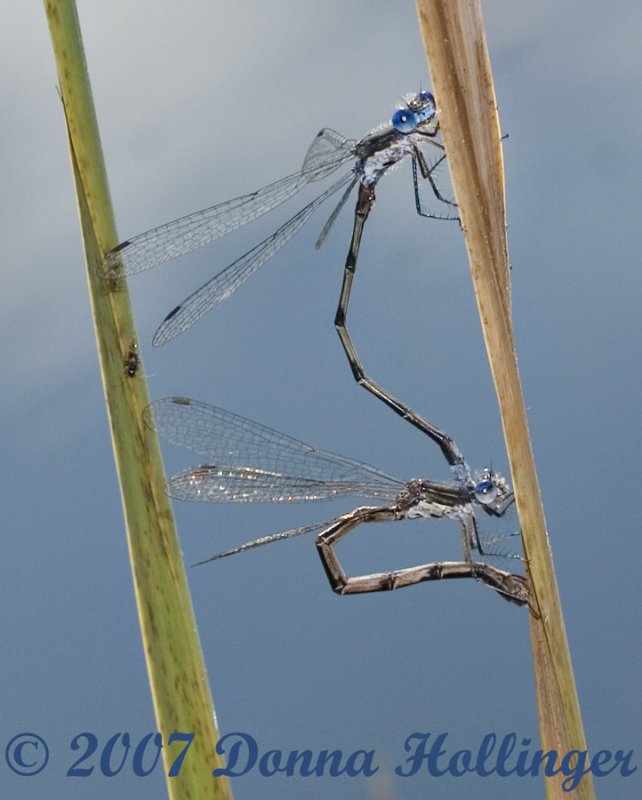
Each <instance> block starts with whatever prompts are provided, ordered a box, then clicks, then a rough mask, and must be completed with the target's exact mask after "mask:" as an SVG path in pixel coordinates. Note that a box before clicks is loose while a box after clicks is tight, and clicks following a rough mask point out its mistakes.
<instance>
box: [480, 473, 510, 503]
mask: <svg viewBox="0 0 642 800" xmlns="http://www.w3.org/2000/svg"><path fill="white" fill-rule="evenodd" d="M473 491H474V493H475V500H477V502H478V503H480V504H481V505H482V506H492V505H498V504H501V502H502V500H503V499H504V498H505V497H506V496H507V495H508V494H510V489H509V486H508V483H507V482H506V480H505V479H504V478H502V476H501V475H499V474H498V473H496V472H493V471H492V470H490V469H483V470H481V471H480V472H478V473H477V475H475V488H474V490H473Z"/></svg>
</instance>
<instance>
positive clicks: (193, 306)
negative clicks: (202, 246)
mask: <svg viewBox="0 0 642 800" xmlns="http://www.w3.org/2000/svg"><path fill="white" fill-rule="evenodd" d="M357 180H358V178H357V177H356V176H355V175H353V174H352V173H351V172H350V173H348V174H347V175H344V176H343V177H342V178H340V179H339V180H338V181H337V182H336V183H334V184H333V185H332V186H330V187H329V188H328V189H326V191H325V192H322V193H321V194H320V195H319V196H318V197H316V198H315V199H314V200H312V201H311V202H310V203H308V205H307V206H304V207H303V208H302V209H301V210H300V211H299V212H298V213H297V214H295V215H294V216H293V217H291V218H290V219H289V220H288V221H287V222H285V223H283V225H281V227H280V228H279V229H278V230H276V231H275V232H274V233H273V234H271V235H270V236H268V238H267V239H264V240H263V241H262V242H261V243H260V244H257V245H256V246H255V247H253V248H252V249H251V250H248V252H247V253H245V254H244V255H242V256H241V257H240V258H238V259H237V260H236V261H234V262H232V264H230V265H229V266H228V267H226V268H225V269H224V270H222V271H221V272H219V273H218V275H215V276H214V277H213V278H211V279H210V280H209V281H207V283H205V284H203V286H201V288H200V289H197V290H196V291H195V292H194V293H193V294H191V295H190V296H189V297H188V298H187V299H186V300H183V302H182V303H180V304H179V305H177V306H176V308H174V309H173V310H172V311H170V313H169V314H168V315H167V316H166V317H165V319H164V320H163V321H162V322H161V324H160V325H159V327H158V329H157V330H156V333H155V334H154V338H153V340H152V342H153V344H154V346H155V347H160V346H161V345H164V344H167V342H169V341H171V340H172V339H173V338H174V337H175V336H178V335H179V334H181V333H184V332H185V331H186V330H188V329H189V328H191V327H192V325H194V324H195V323H196V322H198V320H199V319H200V318H201V317H203V316H204V315H205V314H207V312H208V311H211V310H212V309H213V308H214V307H215V306H217V305H218V304H219V303H221V302H222V301H223V300H226V299H227V298H228V297H229V296H230V295H231V294H233V293H234V292H235V291H236V290H237V289H238V288H239V287H240V286H242V285H243V284H244V283H245V281H246V280H248V278H250V277H251V276H252V275H254V273H255V272H258V270H259V269H260V268H261V267H262V266H263V264H265V262H266V261H268V260H269V259H270V258H272V256H273V255H274V254H275V253H277V252H278V251H279V250H280V249H281V248H282V247H283V246H284V245H285V244H286V243H287V242H289V241H290V239H291V238H292V237H293V236H294V235H295V233H297V231H299V230H300V229H301V228H302V227H303V225H305V223H306V222H307V221H308V219H309V217H310V215H311V214H313V213H314V212H315V211H316V209H317V208H318V207H319V206H320V205H321V203H323V202H325V200H327V199H328V197H330V196H331V195H333V194H334V193H335V192H338V191H339V189H341V188H342V187H343V186H345V185H346V184H349V187H348V188H349V189H352V187H353V186H354V184H355V183H356V181H357ZM346 194H347V193H346Z"/></svg>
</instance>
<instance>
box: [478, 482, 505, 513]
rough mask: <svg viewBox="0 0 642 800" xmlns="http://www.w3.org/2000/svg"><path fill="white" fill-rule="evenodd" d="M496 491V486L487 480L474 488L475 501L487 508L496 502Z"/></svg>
mask: <svg viewBox="0 0 642 800" xmlns="http://www.w3.org/2000/svg"><path fill="white" fill-rule="evenodd" d="M498 491H499V490H498V488H497V484H495V483H493V481H491V480H490V479H488V478H487V479H486V480H483V481H479V483H478V484H477V485H476V486H475V499H476V500H477V502H478V503H481V504H482V505H483V506H488V505H490V504H491V503H493V502H494V501H495V500H496V498H497V494H498Z"/></svg>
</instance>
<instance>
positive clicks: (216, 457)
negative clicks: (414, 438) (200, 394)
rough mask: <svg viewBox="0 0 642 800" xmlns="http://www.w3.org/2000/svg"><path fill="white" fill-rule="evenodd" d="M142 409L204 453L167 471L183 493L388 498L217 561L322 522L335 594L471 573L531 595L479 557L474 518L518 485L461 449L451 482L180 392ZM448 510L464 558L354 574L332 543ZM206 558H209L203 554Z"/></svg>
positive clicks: (515, 594) (224, 497) (501, 509)
mask: <svg viewBox="0 0 642 800" xmlns="http://www.w3.org/2000/svg"><path fill="white" fill-rule="evenodd" d="M145 413H146V418H147V421H148V423H149V424H150V425H154V426H155V427H156V430H157V431H158V433H159V434H160V435H161V436H163V437H164V438H166V439H168V440H169V441H170V442H172V443H173V444H175V445H179V446H181V447H186V448H188V449H189V450H191V451H192V452H194V453H196V454H197V455H199V456H201V457H203V458H204V459H206V463H204V464H201V465H199V466H195V467H190V468H188V469H185V470H183V471H181V472H179V473H177V474H176V475H174V476H173V477H172V478H170V480H169V482H168V484H167V487H166V490H167V492H168V494H169V495H171V496H172V497H175V498H177V499H180V500H192V501H201V502H209V503H295V502H311V501H316V500H328V499H334V498H338V497H368V498H373V499H377V500H379V501H381V502H382V503H384V505H379V506H362V507H360V508H357V509H356V510H354V511H351V512H350V513H348V514H344V515H342V516H340V517H338V518H335V519H332V520H325V521H323V522H317V523H314V524H312V525H306V526H304V527H300V528H295V529H292V530H290V531H285V532H282V533H278V534H275V535H273V536H266V537H263V538H261V539H257V540H255V541H253V542H248V543H247V544H244V545H241V546H239V547H236V548H233V549H232V550H228V551H226V552H224V553H220V554H218V555H216V556H213V557H212V558H209V559H206V561H211V560H214V559H217V558H222V557H224V556H228V555H232V554H235V553H239V552H242V551H243V550H248V549H251V548H254V547H257V546H259V545H263V544H267V543H269V542H274V541H278V540H281V539H287V538H290V537H292V536H298V535H300V534H303V533H307V532H311V531H320V533H319V534H318V536H317V538H316V545H317V549H318V552H319V556H320V557H321V561H322V563H323V566H324V569H325V571H326V574H327V576H328V579H329V581H330V585H331V586H332V589H333V590H334V591H335V592H337V593H339V594H353V593H361V592H376V591H385V590H390V589H396V588H400V587H402V586H409V585H412V584H415V583H419V582H422V581H429V580H440V579H447V578H475V579H477V580H479V581H481V582H482V583H484V584H486V585H487V586H489V587H491V588H492V589H494V590H495V591H497V592H498V593H499V594H501V595H502V596H503V597H505V598H507V599H508V600H512V601H514V602H516V603H518V604H520V605H524V604H526V603H527V602H528V583H527V581H526V579H525V578H523V577H522V576H520V575H514V574H512V573H509V572H504V571H502V570H498V569H496V568H495V567H491V566H490V565H488V564H486V563H485V562H483V561H479V560H477V561H473V558H472V554H473V552H475V553H478V554H479V555H481V556H483V555H484V554H485V552H484V543H483V542H482V540H481V539H480V536H479V532H478V529H477V522H476V519H475V511H476V509H478V508H481V509H483V511H484V512H486V513H487V514H490V515H492V516H495V517H501V516H503V514H504V513H505V512H506V511H507V509H508V508H509V507H510V506H511V505H512V503H513V501H514V498H513V493H512V491H511V490H510V488H509V487H508V484H507V483H506V481H505V480H504V479H503V478H502V477H501V476H500V475H498V474H497V473H494V472H492V471H491V470H489V469H484V470H482V471H481V472H479V473H478V474H477V475H475V476H472V475H471V473H470V470H469V468H468V465H467V464H466V462H465V461H463V459H462V460H461V463H460V465H459V478H458V479H457V480H455V481H454V482H451V483H439V482H436V481H429V480H423V479H414V480H409V481H402V480H399V479H398V478H394V477H392V476H391V475H388V474H386V473H384V472H382V471H381V470H379V469H377V468H375V467H372V466H369V465H367V464H364V463H362V462H360V461H355V460H353V459H349V458H345V457H343V456H339V455H336V454H334V453H330V452H328V451H325V450H320V449H318V448H315V447H312V446H310V445H307V444H304V443H303V442H300V441H298V440H296V439H293V438H291V437H289V436H286V435H284V434H282V433H278V432H277V431H274V430H272V429H271V428H267V427H265V426H264V425H259V424H258V423H256V422H251V421H250V420H248V419H245V418H244V417H241V416H239V415H237V414H233V413H231V412H229V411H224V410H223V409H220V408H216V407H214V406H210V405H206V404H204V403H200V402H197V401H195V400H189V399H187V398H184V397H169V398H165V399H163V400H157V401H155V402H154V403H152V404H151V406H149V407H148V409H146V412H145ZM417 518H433V519H439V518H450V519H454V520H456V521H457V523H458V524H459V528H460V533H461V539H462V545H463V551H464V561H456V562H452V561H451V562H432V563H428V564H422V565H419V566H415V567H410V568H408V569H403V570H397V571H394V572H382V573H376V574H373V575H358V576H353V577H349V576H347V575H346V573H345V572H344V570H343V568H342V567H341V564H340V563H339V561H338V558H337V556H336V553H335V552H334V545H335V544H336V543H337V542H338V541H339V540H340V539H342V538H343V537H345V536H347V535H348V534H349V533H351V532H352V531H354V530H355V529H356V528H357V527H358V526H359V525H361V524H362V523H365V522H381V521H386V522H392V521H398V520H402V519H417ZM200 563H206V562H205V561H203V562H200Z"/></svg>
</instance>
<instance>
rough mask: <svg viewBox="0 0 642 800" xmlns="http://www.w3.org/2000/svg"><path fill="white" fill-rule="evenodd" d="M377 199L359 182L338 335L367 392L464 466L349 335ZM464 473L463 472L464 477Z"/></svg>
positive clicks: (444, 435)
mask: <svg viewBox="0 0 642 800" xmlns="http://www.w3.org/2000/svg"><path fill="white" fill-rule="evenodd" d="M374 201H375V192H374V187H373V186H364V185H363V184H359V195H358V198H357V206H356V209H355V215H354V227H353V230H352V239H351V241H350V249H349V251H348V256H347V258H346V264H345V269H344V272H343V284H342V286H341V296H340V298H339V305H338V307H337V313H336V316H335V319H334V325H335V328H336V329H337V333H338V334H339V339H340V340H341V344H342V345H343V349H344V350H345V353H346V356H347V358H348V362H349V363H350V368H351V370H352V374H353V376H354V379H355V380H356V381H357V383H358V384H359V385H360V386H363V387H364V388H365V389H366V390H367V391H368V392H370V393H371V394H373V395H374V396H375V397H378V398H379V400H382V401H383V402H384V403H385V404H386V405H387V406H388V407H389V408H391V409H392V410H393V411H394V412H395V413H396V414H399V416H401V417H403V419H405V420H407V421H408V422H410V424H411V425H414V426H415V427H416V428H419V430H420V431H423V432H424V433H425V434H427V435H428V436H429V437H430V438H431V439H432V440H433V441H434V442H435V443H436V444H437V445H438V446H439V447H440V448H441V451H442V453H443V454H444V457H445V459H446V461H447V462H448V463H449V464H450V466H451V467H456V466H461V467H462V468H464V470H466V468H465V461H464V456H463V455H462V453H461V451H460V450H459V448H458V447H457V445H456V444H455V442H454V440H453V439H452V438H451V437H450V436H449V435H448V434H447V433H444V432H443V431H440V430H439V428H436V427H435V426H434V425H431V423H430V422H428V421H427V420H425V419H423V417H420V416H419V415H418V414H416V413H415V412H414V411H413V410H412V409H411V408H409V407H408V406H406V405H404V404H403V403H401V402H400V401H399V400H397V398H396V397H394V396H393V395H391V394H390V393H389V392H387V391H386V390H385V389H383V388H382V387H381V386H379V385H378V384H377V383H375V382H374V381H373V380H372V379H371V378H369V377H368V376H367V375H366V374H365V371H364V369H363V366H362V364H361V362H360V360H359V357H358V356H357V352H356V350H355V348H354V345H353V344H352V340H351V338H350V334H349V333H348V328H347V317H348V305H349V303H350V291H351V289H352V279H353V277H354V273H355V270H356V268H357V258H358V256H359V246H360V244H361V236H362V234H363V226H364V225H365V222H366V220H367V219H368V215H369V214H370V211H371V210H372V207H373V205H374ZM464 474H465V473H463V474H462V477H463V475H464Z"/></svg>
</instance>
